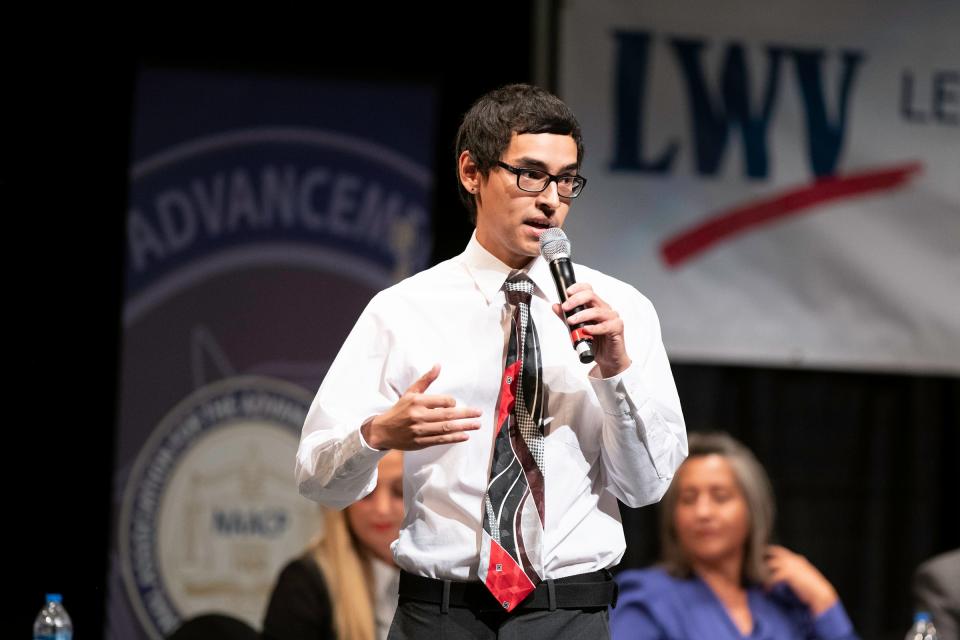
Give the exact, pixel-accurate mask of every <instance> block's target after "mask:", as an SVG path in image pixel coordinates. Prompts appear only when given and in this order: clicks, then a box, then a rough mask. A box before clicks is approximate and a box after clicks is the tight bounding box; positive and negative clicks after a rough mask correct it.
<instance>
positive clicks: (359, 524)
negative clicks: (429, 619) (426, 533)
mask: <svg viewBox="0 0 960 640" xmlns="http://www.w3.org/2000/svg"><path fill="white" fill-rule="evenodd" d="M321 512H322V514H323V528H322V531H321V533H320V534H319V535H318V536H317V537H316V538H315V539H314V540H313V542H312V543H311V544H310V547H309V548H308V549H307V552H306V553H305V554H304V555H302V556H300V557H299V558H297V559H295V560H293V561H292V562H290V563H289V564H288V565H287V566H286V567H284V569H283V571H281V572H280V576H279V577H278V578H277V584H276V586H274V589H273V593H272V594H271V595H270V603H269V605H267V613H266V616H265V617H264V620H263V638H264V639H265V640H320V639H324V640H325V639H328V638H336V639H338V640H374V639H375V638H381V639H382V638H386V636H387V631H388V630H389V628H390V622H391V621H392V620H393V614H394V611H395V610H396V608H397V592H398V586H399V579H400V570H399V569H398V568H397V567H396V565H395V564H394V562H393V553H392V552H391V550H390V545H391V543H392V542H393V541H394V540H396V539H397V536H398V534H399V531H400V524H401V521H402V520H403V456H402V454H401V453H400V452H399V451H391V452H390V453H388V454H387V455H385V456H384V457H383V459H381V460H380V463H379V465H378V466H377V486H376V488H375V489H374V490H373V491H372V492H371V493H370V494H369V495H367V496H366V497H365V498H363V499H361V500H359V501H357V502H355V503H353V504H352V505H350V506H349V507H347V508H346V509H344V510H343V511H334V510H332V509H327V508H322V509H321Z"/></svg>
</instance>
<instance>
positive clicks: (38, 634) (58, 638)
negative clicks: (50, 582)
mask: <svg viewBox="0 0 960 640" xmlns="http://www.w3.org/2000/svg"><path fill="white" fill-rule="evenodd" d="M72 638H73V623H72V622H70V616H69V615H68V614H67V610H66V609H64V608H63V597H62V596H61V595H60V594H59V593H48V594H47V604H45V605H44V606H43V609H40V613H38V614H37V619H36V620H35V621H34V622H33V640H72Z"/></svg>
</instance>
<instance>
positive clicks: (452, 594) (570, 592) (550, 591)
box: [400, 569, 618, 613]
mask: <svg viewBox="0 0 960 640" xmlns="http://www.w3.org/2000/svg"><path fill="white" fill-rule="evenodd" d="M617 592H618V587H617V583H616V582H614V581H613V575H612V574H611V573H610V572H609V571H607V570H606V569H601V570H600V571H594V572H592V573H581V574H578V575H575V576H566V577H564V578H556V579H550V580H544V581H543V582H541V583H540V584H539V585H537V588H536V589H534V590H533V593H531V594H530V595H528V596H527V597H526V599H524V601H523V602H521V603H520V604H519V605H518V606H517V608H516V609H515V611H517V610H521V609H525V610H528V611H529V610H536V609H545V610H547V611H554V610H555V609H592V608H606V607H607V606H616V605H617ZM400 599H401V600H403V599H407V600H417V601H419V602H429V603H432V604H439V605H440V611H441V612H443V613H446V612H447V611H448V610H449V608H450V607H466V608H468V609H473V610H474V611H501V612H502V611H503V607H502V606H501V605H500V603H499V602H497V601H496V599H495V598H494V597H493V594H491V593H490V591H489V589H487V587H486V585H484V584H483V583H482V582H454V581H452V580H438V579H436V578H425V577H423V576H418V575H414V574H412V573H408V572H407V571H403V570H401V571H400Z"/></svg>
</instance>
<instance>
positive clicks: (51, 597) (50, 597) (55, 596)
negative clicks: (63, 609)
mask: <svg viewBox="0 0 960 640" xmlns="http://www.w3.org/2000/svg"><path fill="white" fill-rule="evenodd" d="M47 602H63V596H61V595H60V594H59V593H48V594H47Z"/></svg>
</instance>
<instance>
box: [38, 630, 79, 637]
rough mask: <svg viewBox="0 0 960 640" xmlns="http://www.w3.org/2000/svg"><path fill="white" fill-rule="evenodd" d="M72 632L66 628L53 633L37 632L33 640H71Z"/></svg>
mask: <svg viewBox="0 0 960 640" xmlns="http://www.w3.org/2000/svg"><path fill="white" fill-rule="evenodd" d="M72 639H73V633H72V632H70V631H67V630H66V629H64V630H62V631H57V632H55V633H39V634H35V635H34V636H33V640H72Z"/></svg>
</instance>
